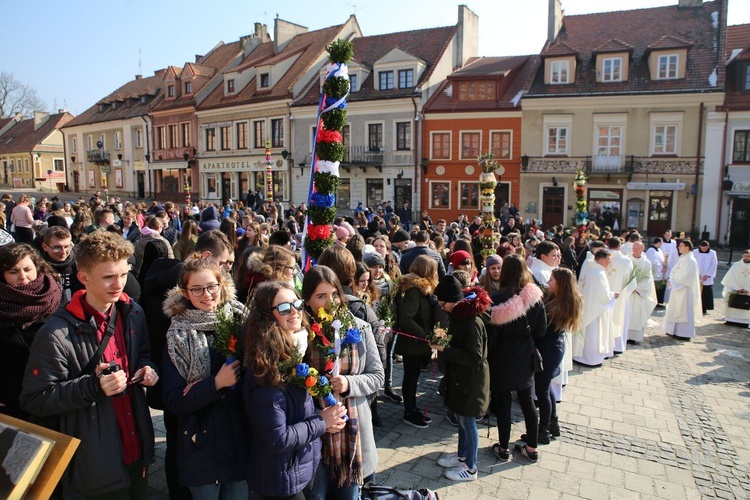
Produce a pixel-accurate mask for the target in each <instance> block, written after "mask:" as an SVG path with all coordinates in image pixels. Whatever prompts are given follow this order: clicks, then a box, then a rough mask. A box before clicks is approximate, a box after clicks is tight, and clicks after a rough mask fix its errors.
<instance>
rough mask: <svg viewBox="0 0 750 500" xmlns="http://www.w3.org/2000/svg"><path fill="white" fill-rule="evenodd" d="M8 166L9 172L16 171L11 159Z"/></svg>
mask: <svg viewBox="0 0 750 500" xmlns="http://www.w3.org/2000/svg"><path fill="white" fill-rule="evenodd" d="M8 168H10V173H11V174H14V173H16V164H15V163H14V162H13V160H10V164H9V166H8Z"/></svg>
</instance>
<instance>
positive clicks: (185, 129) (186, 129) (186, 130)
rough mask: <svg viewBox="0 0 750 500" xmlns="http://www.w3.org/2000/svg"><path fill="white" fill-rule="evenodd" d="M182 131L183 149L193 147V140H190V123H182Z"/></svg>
mask: <svg viewBox="0 0 750 500" xmlns="http://www.w3.org/2000/svg"><path fill="white" fill-rule="evenodd" d="M180 129H181V137H182V147H183V148H189V147H190V146H191V144H190V143H191V142H192V141H191V140H190V122H188V123H181V124H180Z"/></svg>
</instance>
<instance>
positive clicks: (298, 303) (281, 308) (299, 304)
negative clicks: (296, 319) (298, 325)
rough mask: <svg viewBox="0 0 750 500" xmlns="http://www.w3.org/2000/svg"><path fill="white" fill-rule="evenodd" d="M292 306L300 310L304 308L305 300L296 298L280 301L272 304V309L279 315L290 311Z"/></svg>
mask: <svg viewBox="0 0 750 500" xmlns="http://www.w3.org/2000/svg"><path fill="white" fill-rule="evenodd" d="M292 307H293V308H294V309H296V310H297V311H302V309H304V308H305V301H304V300H302V299H297V300H295V301H294V302H282V303H281V304H278V305H275V306H273V308H274V309H276V311H277V312H278V313H279V314H280V315H281V316H286V315H287V314H289V313H290V312H292Z"/></svg>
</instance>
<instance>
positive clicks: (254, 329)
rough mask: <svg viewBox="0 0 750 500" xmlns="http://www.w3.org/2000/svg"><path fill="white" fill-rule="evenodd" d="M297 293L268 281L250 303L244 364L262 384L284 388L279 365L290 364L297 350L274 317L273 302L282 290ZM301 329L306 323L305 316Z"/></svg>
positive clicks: (283, 285) (261, 286) (255, 292)
mask: <svg viewBox="0 0 750 500" xmlns="http://www.w3.org/2000/svg"><path fill="white" fill-rule="evenodd" d="M284 289H286V290H290V291H292V292H294V294H295V296H296V295H297V292H296V290H295V289H294V288H293V287H292V286H291V285H288V284H286V283H282V282H280V281H266V282H264V283H261V284H259V285H258V286H257V287H256V288H255V291H254V293H253V296H252V298H251V299H250V302H249V303H248V309H249V310H250V313H249V314H248V317H247V321H246V322H245V332H244V339H245V340H244V342H245V365H246V366H249V367H251V368H252V370H253V373H254V374H255V378H256V379H257V380H258V382H260V383H261V384H263V385H267V386H274V387H280V386H281V385H283V380H282V378H281V373H279V367H278V364H279V362H281V361H289V360H290V359H292V358H293V357H294V355H295V351H296V349H297V347H296V344H295V342H294V339H293V338H292V336H291V335H289V334H288V333H287V332H285V331H284V330H282V329H281V327H280V326H279V324H278V322H277V321H276V318H275V317H274V315H273V302H274V299H275V298H276V295H278V293H279V292H280V291H282V290H284ZM302 327H303V328H305V329H307V322H306V321H305V318H304V315H303V316H302Z"/></svg>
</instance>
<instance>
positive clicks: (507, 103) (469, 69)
mask: <svg viewBox="0 0 750 500" xmlns="http://www.w3.org/2000/svg"><path fill="white" fill-rule="evenodd" d="M539 60H540V59H539V56H510V57H479V58H472V59H470V60H469V61H468V63H467V64H466V66H464V67H463V68H461V69H459V70H457V71H454V72H453V73H452V74H451V75H450V76H448V79H447V80H446V81H445V82H443V84H442V85H441V87H440V88H439V89H438V91H437V92H435V93H434V94H433V96H432V97H431V98H430V100H429V101H428V102H427V103H426V104H425V106H424V111H425V113H431V112H432V113H439V112H446V111H487V110H515V109H521V103H520V95H519V94H520V93H521V92H524V91H526V90H528V87H529V85H530V84H531V81H532V79H533V74H534V71H535V69H536V67H537V65H538V63H539ZM482 77H484V78H482ZM487 78H494V79H498V80H500V89H501V90H500V91H499V93H498V96H497V99H496V100H494V101H459V100H458V99H457V98H458V96H457V90H455V89H456V85H457V82H458V81H459V80H466V79H472V80H480V79H487ZM514 101H515V103H514Z"/></svg>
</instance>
